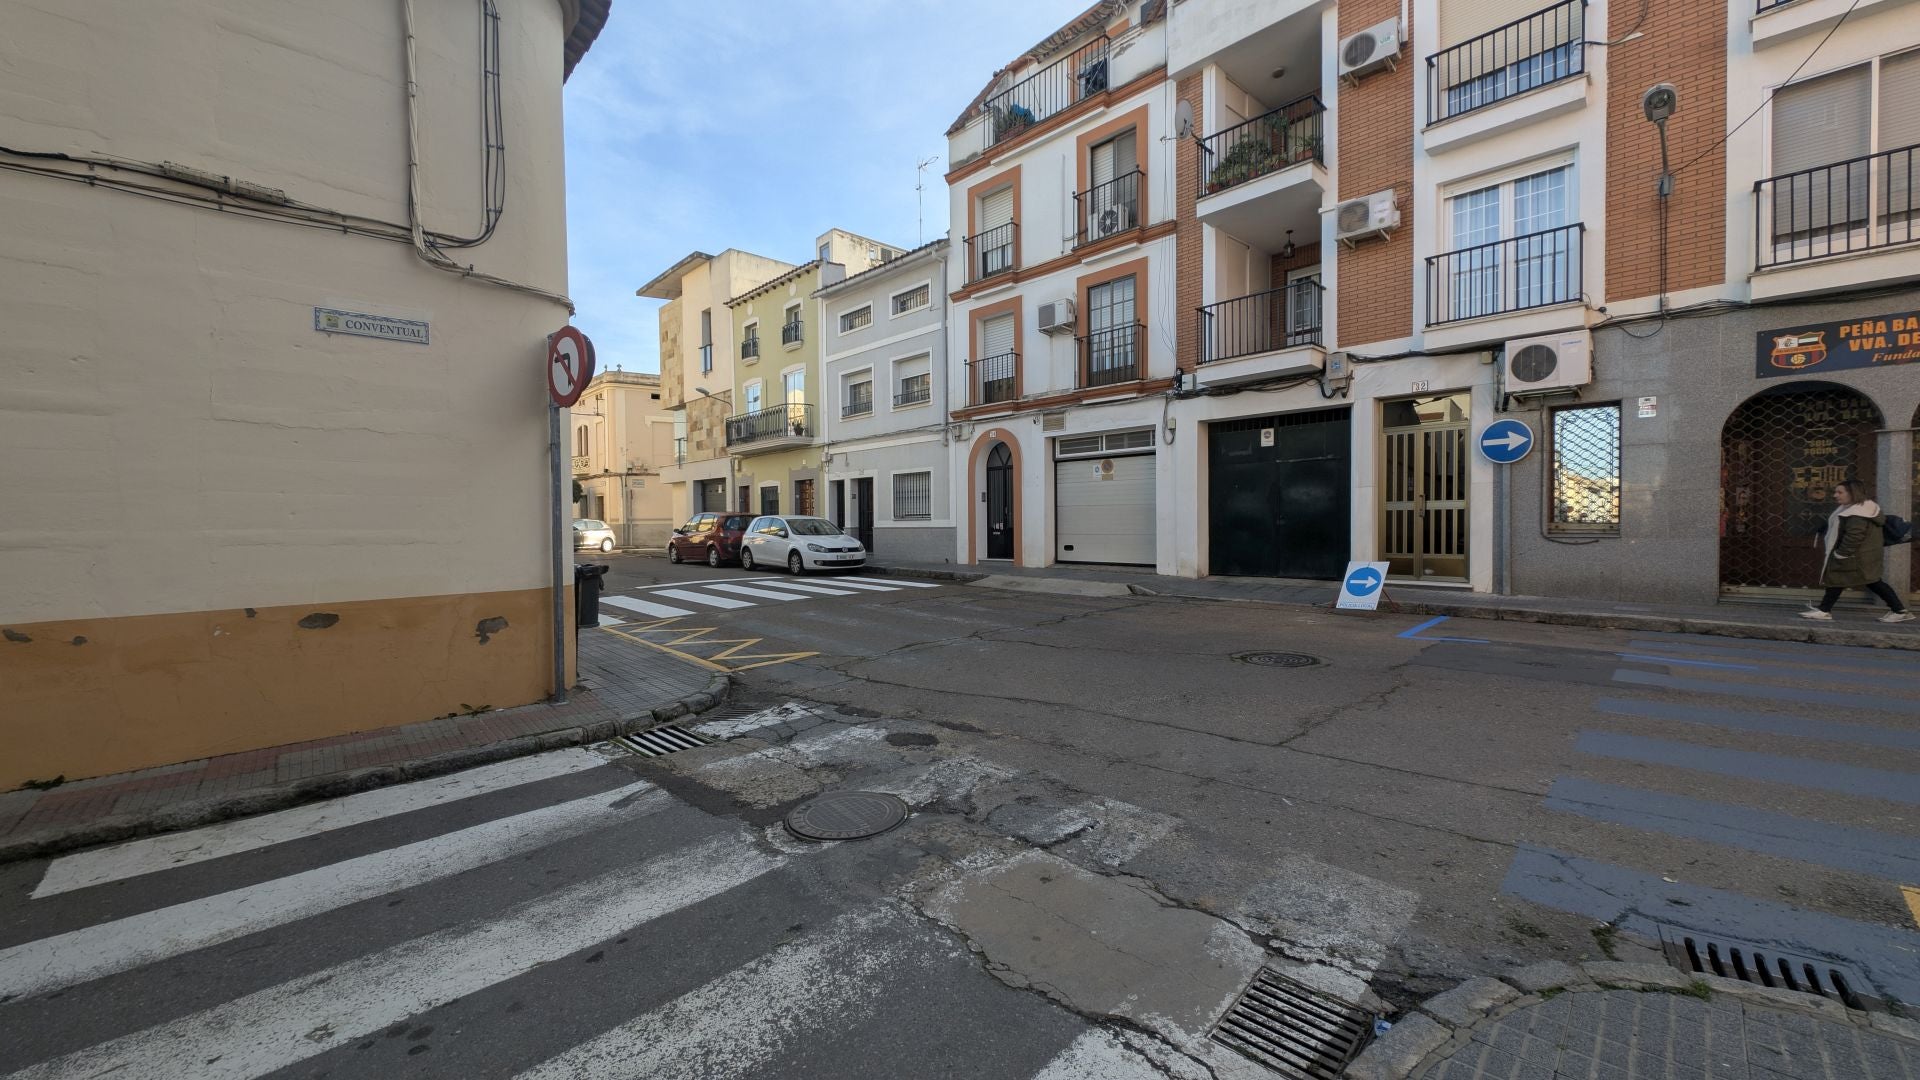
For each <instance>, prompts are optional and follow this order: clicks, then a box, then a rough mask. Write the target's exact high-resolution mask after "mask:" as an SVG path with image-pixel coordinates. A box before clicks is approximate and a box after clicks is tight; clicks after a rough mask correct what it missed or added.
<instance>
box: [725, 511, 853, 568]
mask: <svg viewBox="0 0 1920 1080" xmlns="http://www.w3.org/2000/svg"><path fill="white" fill-rule="evenodd" d="M866 562H867V549H866V548H865V547H863V546H861V544H860V541H858V540H855V539H854V538H853V537H851V536H848V535H847V534H846V533H845V532H844V531H842V530H841V528H840V526H838V525H835V524H834V523H833V522H831V521H828V520H827V519H826V518H817V517H757V518H754V519H753V521H752V522H751V523H749V524H748V525H747V533H746V536H745V537H744V538H742V540H741V541H740V566H741V568H742V569H746V570H752V569H754V568H755V567H766V568H768V569H772V568H773V567H776V566H781V565H784V566H786V568H787V569H788V570H791V571H793V572H794V573H796V574H798V573H802V572H804V571H807V570H841V569H847V568H850V567H855V566H865V565H866Z"/></svg>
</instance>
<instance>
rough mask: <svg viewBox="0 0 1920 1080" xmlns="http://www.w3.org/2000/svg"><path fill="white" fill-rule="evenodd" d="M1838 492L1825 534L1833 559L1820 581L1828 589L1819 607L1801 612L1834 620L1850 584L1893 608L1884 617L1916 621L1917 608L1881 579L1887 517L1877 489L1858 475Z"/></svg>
mask: <svg viewBox="0 0 1920 1080" xmlns="http://www.w3.org/2000/svg"><path fill="white" fill-rule="evenodd" d="M1833 497H1834V499H1835V500H1836V501H1838V502H1839V504H1840V505H1839V506H1837V507H1835V508H1834V510H1833V513H1832V514H1830V515H1828V516H1827V529H1826V533H1825V535H1824V537H1823V542H1824V543H1825V545H1826V549H1827V559H1826V562H1824V563H1822V564H1821V567H1820V584H1822V585H1824V586H1826V588H1827V594H1826V595H1825V596H1823V597H1821V598H1820V606H1819V607H1816V608H1809V609H1807V610H1806V611H1803V612H1801V613H1800V617H1801V618H1803V619H1814V620H1817V621H1819V622H1832V621H1833V605H1834V604H1835V603H1837V602H1839V600H1840V594H1841V593H1843V592H1845V591H1846V590H1848V589H1865V590H1867V591H1868V592H1870V593H1872V594H1873V595H1875V596H1877V597H1879V598H1880V599H1882V600H1884V601H1886V604H1887V607H1888V608H1890V609H1892V610H1890V611H1888V612H1887V613H1886V614H1885V615H1882V616H1880V621H1881V622H1884V623H1901V622H1909V621H1911V620H1912V619H1913V613H1912V612H1910V611H1908V610H1907V606H1906V605H1905V604H1903V603H1901V602H1900V594H1899V593H1896V592H1894V591H1893V589H1892V588H1891V587H1890V586H1888V585H1887V583H1886V582H1884V581H1881V580H1880V572H1881V570H1880V564H1881V555H1882V547H1883V546H1884V544H1885V542H1886V541H1885V536H1884V527H1885V525H1886V521H1887V519H1886V518H1885V517H1883V516H1882V515H1881V513H1880V504H1879V503H1877V502H1874V501H1873V491H1872V489H1870V488H1868V487H1867V486H1866V485H1865V484H1863V483H1861V482H1860V481H1858V480H1848V481H1846V482H1844V483H1840V484H1835V485H1834V486H1833Z"/></svg>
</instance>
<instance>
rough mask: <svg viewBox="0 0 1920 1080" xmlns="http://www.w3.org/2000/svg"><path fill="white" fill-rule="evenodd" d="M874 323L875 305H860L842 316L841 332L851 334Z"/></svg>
mask: <svg viewBox="0 0 1920 1080" xmlns="http://www.w3.org/2000/svg"><path fill="white" fill-rule="evenodd" d="M872 325H873V305H872V304H868V305H866V306H865V307H858V308H855V309H853V310H852V311H849V312H847V313H846V314H844V315H842V316H840V332H841V333H843V334H851V333H853V332H854V331H855V330H859V329H861V328H862V327H866V326H872Z"/></svg>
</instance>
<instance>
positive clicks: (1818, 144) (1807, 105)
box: [1772, 64, 1873, 176]
mask: <svg viewBox="0 0 1920 1080" xmlns="http://www.w3.org/2000/svg"><path fill="white" fill-rule="evenodd" d="M1872 108H1873V71H1872V69H1871V68H1870V67H1869V66H1868V65H1866V64H1862V65H1860V66H1859V67H1853V68H1848V69H1847V70H1845V71H1840V72H1836V73H1834V74H1832V75H1823V76H1821V77H1820V78H1818V79H1809V80H1807V81H1806V82H1801V83H1794V84H1793V85H1791V86H1783V87H1781V88H1780V89H1779V90H1778V91H1776V92H1775V93H1774V95H1773V170H1772V171H1773V175H1775V176H1782V175H1785V174H1786V173H1792V172H1799V171H1800V170H1802V169H1812V168H1817V167H1819V166H1821V165H1832V164H1834V163H1836V162H1841V161H1846V160H1848V159H1849V158H1856V157H1861V156H1863V155H1865V154H1866V153H1867V152H1868V149H1869V148H1868V127H1867V117H1868V115H1869V114H1870V112H1871V111H1872Z"/></svg>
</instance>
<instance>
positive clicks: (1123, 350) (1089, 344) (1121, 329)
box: [1080, 274, 1140, 386]
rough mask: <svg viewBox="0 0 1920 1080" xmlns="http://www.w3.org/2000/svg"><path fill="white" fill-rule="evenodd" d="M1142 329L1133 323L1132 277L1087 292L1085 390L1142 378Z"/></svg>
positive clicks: (1101, 284)
mask: <svg viewBox="0 0 1920 1080" xmlns="http://www.w3.org/2000/svg"><path fill="white" fill-rule="evenodd" d="M1139 330H1140V327H1139V326H1138V325H1137V324H1136V323H1135V321H1134V279H1133V275H1132V274H1128V275H1127V276H1126V277H1122V278H1115V279H1113V280H1112V281H1103V282H1101V283H1100V284H1098V285H1095V286H1093V287H1092V288H1090V289H1088V290H1087V336H1086V337H1085V338H1083V339H1082V341H1083V348H1082V350H1081V354H1082V355H1081V368H1082V371H1081V378H1082V380H1083V381H1082V382H1081V384H1080V385H1082V386H1108V385H1111V384H1113V383H1120V382H1131V381H1133V380H1134V379H1138V378H1139V377H1140V355H1139V344H1140V333H1139Z"/></svg>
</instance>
